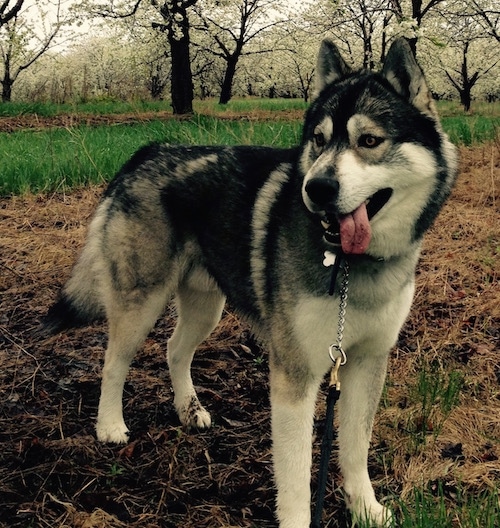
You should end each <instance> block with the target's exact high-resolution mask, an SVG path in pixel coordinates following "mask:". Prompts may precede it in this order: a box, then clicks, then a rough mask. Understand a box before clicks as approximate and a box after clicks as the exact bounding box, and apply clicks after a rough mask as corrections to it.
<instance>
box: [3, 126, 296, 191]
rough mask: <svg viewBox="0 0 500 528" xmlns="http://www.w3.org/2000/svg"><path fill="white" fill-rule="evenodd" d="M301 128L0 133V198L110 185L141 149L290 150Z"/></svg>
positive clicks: (136, 128) (80, 129)
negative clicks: (180, 146)
mask: <svg viewBox="0 0 500 528" xmlns="http://www.w3.org/2000/svg"><path fill="white" fill-rule="evenodd" d="M300 132H301V125H300V123H298V122H292V121H288V122H285V121H269V122H249V121H232V120H231V121H226V120H224V121H223V120H219V119H216V118H213V117H207V116H198V117H195V118H193V119H192V120H190V121H177V120H168V121H152V122H148V123H139V124H134V125H129V124H122V125H112V126H98V127H87V126H79V127H72V128H50V129H45V130H40V131H28V130H25V131H21V132H16V133H11V134H7V133H2V134H0V153H1V156H2V181H1V182H0V195H3V196H6V195H12V194H24V193H28V192H31V193H37V192H48V191H55V190H60V191H64V190H68V189H71V188H75V187H81V186H84V185H87V184H96V183H103V182H105V181H109V180H110V179H111V177H112V176H113V175H114V174H115V173H116V172H117V170H118V169H119V168H120V166H121V165H122V164H123V163H124V162H125V161H126V160H127V159H128V158H129V157H130V156H131V155H132V154H133V153H134V152H135V151H136V150H137V149H138V148H139V147H141V146H143V145H146V144H148V143H151V142H153V141H162V142H168V143H173V144H188V145H193V144H208V145H216V144H223V145H235V144H250V143H252V144H260V145H275V146H279V147H289V146H291V145H294V144H296V143H297V142H298V141H299V138H300Z"/></svg>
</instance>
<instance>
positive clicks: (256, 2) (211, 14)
mask: <svg viewBox="0 0 500 528" xmlns="http://www.w3.org/2000/svg"><path fill="white" fill-rule="evenodd" d="M275 4H276V2H275V0H236V1H229V2H227V3H221V2H219V0H216V1H215V2H210V1H209V0H206V1H205V2H199V3H198V6H197V10H196V12H197V14H198V16H199V18H200V21H201V24H200V25H199V27H198V29H199V30H201V31H204V32H206V33H208V34H209V35H210V37H211V39H212V40H213V42H214V44H215V48H214V47H210V48H205V50H206V51H207V52H210V53H212V54H213V55H215V56H217V57H220V58H221V59H223V60H224V61H225V63H226V69H225V72H224V77H223V79H222V84H221V92H220V98H219V103H220V104H226V103H228V102H229V100H230V99H231V96H232V87H233V81H234V76H235V74H236V68H237V65H238V61H239V60H240V58H241V57H242V56H243V55H251V54H261V53H269V52H271V51H276V47H275V46H272V47H269V48H267V47H266V48H264V47H255V48H254V49H251V50H248V47H247V46H248V44H249V42H250V41H254V40H256V39H257V38H258V37H261V36H262V35H263V34H264V33H266V32H267V31H268V30H269V29H271V28H273V27H276V26H277V25H279V24H281V23H283V19H282V18H281V17H279V16H278V13H277V12H276V11H275V10H274V7H275ZM271 14H272V16H271ZM269 20H270V21H269Z"/></svg>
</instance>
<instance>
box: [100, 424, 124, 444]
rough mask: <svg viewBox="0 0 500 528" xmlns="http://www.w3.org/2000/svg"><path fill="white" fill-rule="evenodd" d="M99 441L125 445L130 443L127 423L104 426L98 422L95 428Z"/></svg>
mask: <svg viewBox="0 0 500 528" xmlns="http://www.w3.org/2000/svg"><path fill="white" fill-rule="evenodd" d="M95 430H96V433H97V439H98V440H99V441H100V442H104V443H110V444H125V443H126V442H128V433H129V431H128V429H127V426H126V425H125V423H123V422H121V423H114V422H113V423H111V424H103V423H102V422H97V424H96V427H95Z"/></svg>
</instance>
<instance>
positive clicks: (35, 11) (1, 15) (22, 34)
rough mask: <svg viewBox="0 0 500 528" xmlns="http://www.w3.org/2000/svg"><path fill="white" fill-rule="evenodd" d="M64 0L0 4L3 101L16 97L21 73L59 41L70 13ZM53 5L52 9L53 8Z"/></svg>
mask: <svg viewBox="0 0 500 528" xmlns="http://www.w3.org/2000/svg"><path fill="white" fill-rule="evenodd" d="M63 3H64V2H63V0H57V1H55V2H48V1H40V2H36V3H35V2H25V1H24V0H17V1H16V2H10V1H9V0H5V1H3V2H2V3H1V5H0V59H1V62H0V72H1V74H0V75H1V77H0V84H1V86H2V101H3V102H8V101H10V100H11V98H12V88H13V85H14V83H15V82H16V80H17V78H18V77H19V75H20V74H21V73H22V72H23V71H25V70H27V69H28V68H30V67H31V66H32V65H33V64H34V63H35V62H36V61H37V60H38V59H39V58H40V57H41V56H42V55H44V54H45V53H46V52H47V51H48V50H49V49H50V48H51V47H52V45H53V44H54V43H55V38H56V36H57V35H58V33H59V32H60V29H61V27H62V26H63V25H64V24H67V23H69V21H70V19H69V15H68V14H67V12H63V9H62V4H63ZM49 7H50V8H52V9H49Z"/></svg>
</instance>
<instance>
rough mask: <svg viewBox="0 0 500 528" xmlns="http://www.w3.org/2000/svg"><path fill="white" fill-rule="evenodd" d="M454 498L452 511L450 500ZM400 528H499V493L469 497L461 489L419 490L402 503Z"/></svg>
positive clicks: (439, 487) (432, 487)
mask: <svg viewBox="0 0 500 528" xmlns="http://www.w3.org/2000/svg"><path fill="white" fill-rule="evenodd" d="M450 498H452V499H454V502H455V504H456V507H455V508H454V509H450V508H449V507H448V506H447V501H449V500H450ZM398 507H399V512H398V515H397V516H398V517H399V524H398V526H399V528H431V527H432V528H456V527H460V528H496V527H497V526H498V520H499V519H500V505H499V501H498V490H491V491H486V492H484V493H481V494H479V495H476V496H474V497H471V496H469V495H468V494H467V493H466V492H464V491H463V490H462V489H461V487H460V486H458V487H457V488H454V489H449V488H445V489H444V488H443V486H442V485H440V484H435V485H433V486H430V487H429V489H425V490H422V489H417V488H416V489H415V490H414V491H413V494H412V496H411V498H410V500H408V501H406V502H405V503H399V504H398Z"/></svg>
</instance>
